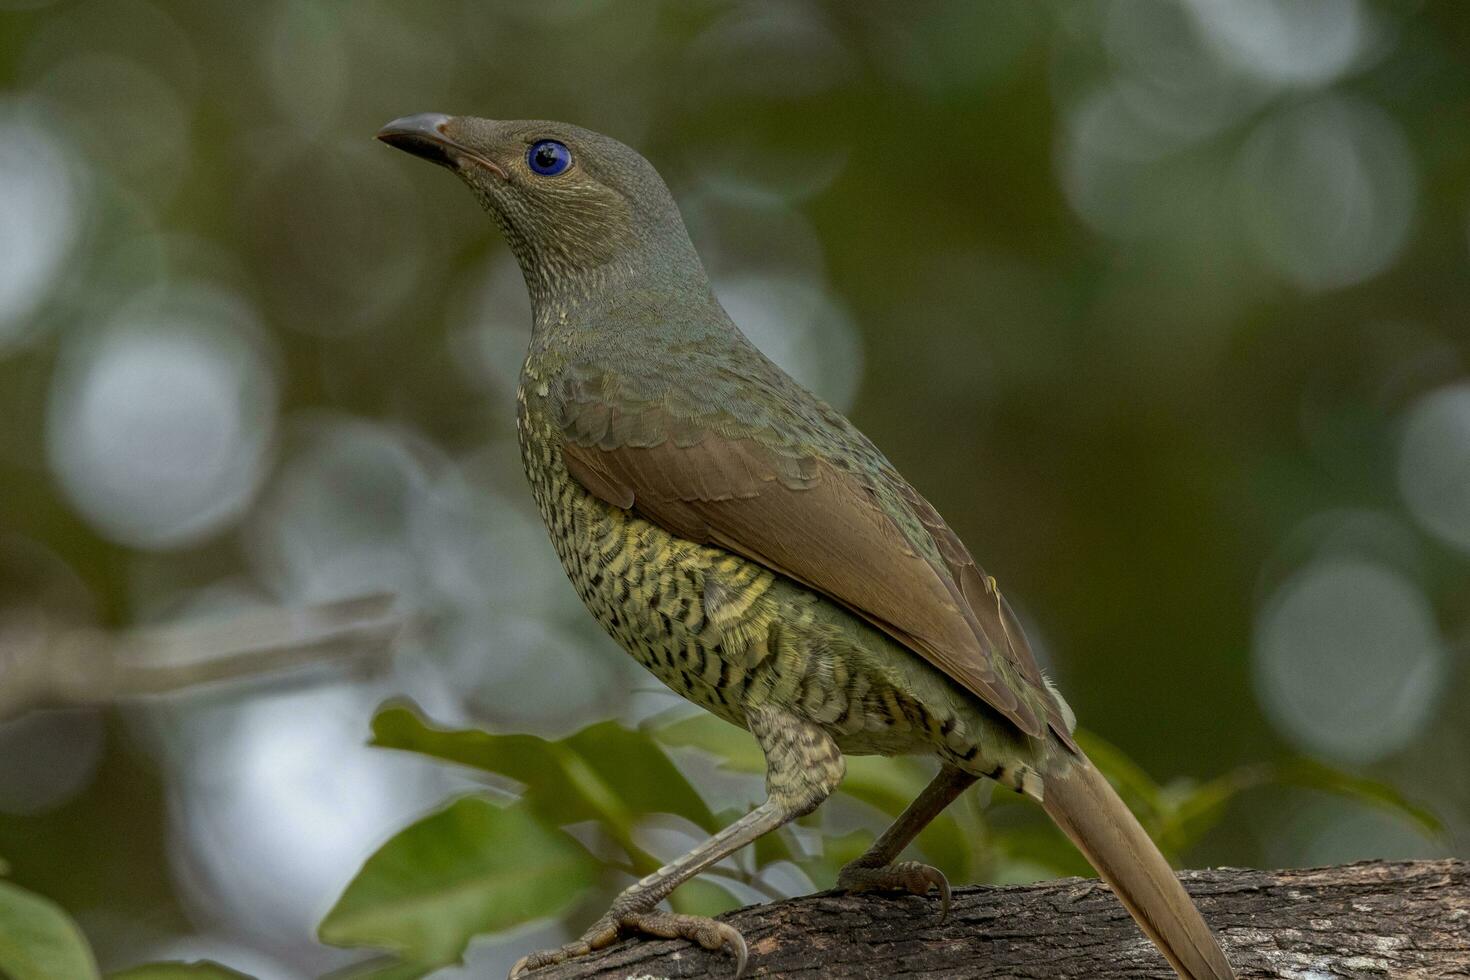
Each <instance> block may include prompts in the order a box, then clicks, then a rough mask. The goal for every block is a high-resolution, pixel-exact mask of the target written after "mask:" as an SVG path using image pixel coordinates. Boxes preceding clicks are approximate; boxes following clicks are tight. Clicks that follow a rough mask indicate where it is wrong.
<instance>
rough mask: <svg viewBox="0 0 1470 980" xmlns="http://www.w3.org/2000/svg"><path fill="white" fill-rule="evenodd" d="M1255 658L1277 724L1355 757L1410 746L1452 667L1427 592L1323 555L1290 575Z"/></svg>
mask: <svg viewBox="0 0 1470 980" xmlns="http://www.w3.org/2000/svg"><path fill="white" fill-rule="evenodd" d="M1253 661H1254V663H1253V666H1254V672H1255V682H1256V691H1257V694H1258V697H1259V699H1260V702H1261V705H1262V707H1263V708H1264V709H1265V710H1266V713H1267V715H1268V716H1269V717H1270V718H1271V720H1272V722H1273V723H1274V724H1275V726H1276V728H1277V730H1279V731H1280V732H1281V733H1282V734H1283V735H1285V736H1286V737H1287V738H1288V739H1290V740H1291V741H1292V742H1293V743H1295V744H1296V745H1297V746H1298V747H1300V748H1302V749H1304V750H1306V751H1309V752H1312V753H1315V754H1318V755H1321V756H1324V757H1326V758H1329V759H1332V760H1336V761H1341V762H1349V763H1366V762H1371V761H1373V760H1375V759H1380V758H1383V757H1384V756H1386V755H1389V754H1391V753H1393V752H1395V751H1398V750H1399V749H1402V748H1404V747H1405V746H1406V745H1408V744H1409V743H1410V742H1411V741H1412V740H1413V739H1414V737H1415V736H1417V735H1418V734H1419V733H1420V732H1421V731H1423V729H1424V726H1425V725H1426V724H1427V723H1428V721H1429V720H1430V718H1431V717H1432V715H1433V713H1434V709H1435V707H1436V706H1437V703H1438V701H1439V697H1440V695H1441V694H1442V693H1443V688H1444V684H1445V679H1446V674H1447V665H1446V654H1445V649H1444V646H1443V644H1442V642H1441V640H1440V637H1439V634H1438V631H1437V628H1436V625H1435V620H1434V613H1433V610H1432V609H1431V608H1430V606H1429V603H1428V601H1427V600H1426V599H1425V597H1424V594H1423V593H1422V592H1421V591H1420V590H1419V589H1418V588H1417V587H1416V586H1415V585H1414V584H1413V583H1412V582H1410V581H1409V580H1408V579H1407V578H1405V577H1404V576H1403V575H1401V574H1400V573H1399V572H1397V571H1395V570H1393V569H1391V568H1389V567H1387V566H1385V565H1381V564H1378V563H1375V562H1370V561H1364V560H1359V559H1323V560H1319V561H1316V562H1313V563H1311V564H1309V565H1307V566H1306V567H1305V568H1303V569H1302V570H1301V571H1299V572H1297V573H1296V575H1294V576H1293V577H1292V578H1290V579H1288V580H1287V581H1286V582H1285V583H1284V584H1283V585H1282V586H1281V587H1280V588H1279V589H1278V590H1277V592H1276V594H1275V595H1274V596H1272V598H1271V599H1270V600H1269V602H1268V603H1267V606H1266V608H1265V610H1264V611H1263V612H1262V614H1261V616H1260V619H1259V621H1258V623H1257V626H1256V635H1255V642H1254V650H1253Z"/></svg>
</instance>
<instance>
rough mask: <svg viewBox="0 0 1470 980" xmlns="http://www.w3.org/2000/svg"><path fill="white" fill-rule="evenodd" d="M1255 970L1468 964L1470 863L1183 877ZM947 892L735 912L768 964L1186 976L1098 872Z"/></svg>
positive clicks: (1358, 971) (1284, 976) (754, 963)
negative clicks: (944, 899) (942, 906)
mask: <svg viewBox="0 0 1470 980" xmlns="http://www.w3.org/2000/svg"><path fill="white" fill-rule="evenodd" d="M1180 877H1181V878H1182V879H1183V880H1184V883H1185V886H1186V887H1187V888H1188V889H1189V891H1190V894H1192V895H1193V896H1194V897H1195V899H1196V901H1197V902H1198V903H1199V905H1200V909H1201V911H1203V913H1204V916H1205V918H1206V919H1207V920H1208V921H1209V923H1210V925H1211V926H1212V927H1213V928H1214V929H1215V932H1216V934H1217V935H1218V936H1219V937H1220V941H1221V944H1222V945H1223V946H1224V947H1225V951H1226V953H1227V954H1229V956H1230V958H1231V962H1232V963H1234V965H1235V967H1236V969H1237V970H1238V971H1239V973H1240V976H1241V978H1242V980H1249V978H1264V977H1272V978H1280V980H1344V978H1354V980H1356V978H1364V977H1380V978H1390V977H1391V978H1393V980H1411V978H1412V980H1446V978H1452V977H1470V864H1466V863H1465V862H1462V861H1421V862H1403V863H1384V862H1367V863H1362V864H1350V865H1345V866H1342V867H1335V868H1318V869H1312V870H1304V871H1246V870H1240V869H1231V868H1226V869H1220V870H1216V871H1188V872H1183V873H1182V874H1181V876H1180ZM938 909H939V904H938V900H937V899H933V898H930V899H927V900H925V899H919V898H914V897H911V896H903V897H876V896H872V895H864V896H849V895H835V894H832V893H830V892H827V893H822V894H819V895H813V896H810V897H808V898H798V899H794V900H791V901H786V902H779V903H776V904H773V905H761V906H752V907H749V908H745V909H740V910H738V911H736V912H732V913H730V914H729V916H727V917H725V918H728V920H729V921H730V922H731V923H733V924H734V925H735V926H737V927H738V928H739V929H741V930H742V932H744V934H745V938H746V940H747V941H748V942H749V944H750V953H751V962H750V972H749V974H748V975H750V976H755V977H801V978H804V980H816V978H824V980H825V978H849V977H862V978H875V980H876V978H888V977H925V978H941V977H965V978H987V977H993V978H1002V977H1004V978H1015V980H1083V978H1086V980H1124V978H1126V980H1140V978H1158V980H1174V973H1173V971H1172V970H1170V969H1169V968H1168V966H1167V965H1166V964H1165V962H1164V960H1163V958H1162V957H1161V956H1160V955H1159V954H1158V953H1157V952H1156V951H1155V950H1154V948H1153V946H1151V945H1150V944H1149V943H1148V941H1147V940H1145V939H1144V938H1143V936H1142V935H1141V934H1140V933H1139V931H1138V929H1137V927H1136V926H1135V925H1134V924H1133V921H1132V920H1131V919H1130V918H1129V917H1128V914H1127V913H1126V912H1124V911H1123V907H1122V906H1121V905H1119V904H1118V902H1117V900H1116V899H1115V898H1114V897H1113V896H1112V894H1111V893H1110V892H1109V891H1108V889H1107V887H1106V886H1104V885H1101V884H1099V883H1098V882H1097V881H1093V880H1084V879H1079V878H1068V879H1065V880H1062V881H1054V882H1047V883H1044V884H1039V885H1028V886H1022V887H1007V888H988V887H972V888H962V889H959V890H957V891H956V892H955V895H954V907H953V908H952V910H951V912H950V915H949V918H948V919H947V920H946V921H944V922H940V921H939V913H938ZM730 970H731V961H730V959H729V958H728V957H727V956H722V955H720V954H715V953H709V952H706V951H705V950H703V949H699V948H698V947H694V946H691V945H690V944H689V943H682V942H667V941H657V942H654V941H646V940H645V941H630V942H623V943H619V944H618V945H616V946H613V947H611V948H610V949H607V950H605V951H603V952H601V953H598V954H594V955H593V956H591V957H588V958H586V959H582V960H574V961H571V962H569V963H564V964H561V965H560V966H558V967H554V968H550V969H547V970H543V971H540V972H538V973H536V974H534V976H535V978H536V980H573V978H575V980H584V978H591V977H600V978H605V980H626V978H649V980H663V978H673V977H706V976H709V977H724V976H727V975H728V974H729V973H730Z"/></svg>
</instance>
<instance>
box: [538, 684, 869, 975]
mask: <svg viewBox="0 0 1470 980" xmlns="http://www.w3.org/2000/svg"><path fill="white" fill-rule="evenodd" d="M746 723H747V725H748V726H749V728H750V731H751V734H753V735H754V736H755V737H756V740H757V741H759V742H760V745H761V750H762V751H763V752H764V753H765V756H766V801H765V802H764V803H762V804H761V805H760V806H758V807H756V808H755V809H754V810H752V811H750V812H749V813H747V814H746V815H745V816H743V817H741V818H740V819H739V820H737V821H735V822H734V823H732V824H731V825H730V826H728V827H726V828H725V829H724V830H722V831H720V832H719V833H717V834H715V835H714V836H713V837H711V838H710V839H709V840H707V841H705V842H704V843H703V844H700V845H699V846H698V847H696V848H695V849H694V850H692V851H690V852H689V853H688V854H685V855H684V856H683V857H681V858H678V859H676V860H674V861H672V862H670V863H669V864H666V865H664V866H663V867H662V868H659V869H658V870H657V871H655V872H654V873H653V874H651V875H648V876H647V877H646V878H643V879H642V880H641V881H639V882H637V883H636V884H633V885H631V886H629V887H628V888H627V889H625V890H624V891H623V892H622V894H620V895H619V896H618V897H617V898H616V899H615V900H614V901H613V904H612V908H610V909H608V911H607V913H606V914H605V915H603V916H602V918H600V919H598V920H597V921H596V922H595V923H593V924H592V927H591V928H590V929H588V930H587V931H586V932H585V933H583V934H582V937H581V938H580V939H578V940H576V941H575V942H571V943H567V944H566V945H565V946H562V947H561V948H559V949H549V950H544V951H542V952H539V953H532V954H531V955H529V956H526V957H523V958H522V959H521V960H520V961H519V962H518V963H516V965H515V966H514V967H512V968H511V971H510V975H511V978H512V980H514V978H516V977H519V976H521V975H522V974H524V973H527V972H529V971H531V970H536V969H539V968H541V967H543V966H547V965H549V964H552V963H560V962H562V961H563V960H567V959H571V958H572V957H576V956H585V955H587V954H588V953H590V952H592V951H593V950H597V949H602V948H603V947H605V946H609V945H611V944H612V943H614V942H616V941H617V939H618V937H619V936H620V935H624V934H627V933H632V932H641V933H646V934H649V935H654V936H661V937H664V938H668V939H673V938H679V937H682V938H684V939H688V940H690V941H692V942H697V943H699V944H700V945H701V946H703V947H704V948H705V949H720V948H721V947H728V948H729V950H730V951H731V952H732V953H733V954H734V955H735V976H736V978H737V980H738V978H739V977H740V976H741V975H742V974H744V973H745V964H746V960H747V958H748V956H749V954H748V952H747V950H746V946H745V939H744V937H742V936H741V935H740V933H739V932H738V931H737V930H736V929H735V928H734V927H732V926H729V925H726V924H725V923H723V922H716V921H715V920H714V919H710V918H706V917H704V916H695V915H677V914H675V913H672V912H662V911H658V910H657V909H656V908H655V906H657V905H658V903H659V902H661V901H663V900H664V898H666V897H667V896H668V894H669V893H670V892H672V891H673V890H674V889H675V888H677V887H679V886H680V885H682V884H683V883H684V882H686V881H688V880H689V879H690V878H693V877H694V876H695V875H697V874H699V873H700V872H701V871H703V870H705V869H706V868H708V867H710V865H712V864H715V863H716V862H718V861H721V860H723V859H724V858H726V857H728V856H729V855H730V854H733V853H734V852H735V851H737V850H739V849H740V848H742V847H744V846H745V845H746V844H749V843H752V842H753V841H754V840H755V839H756V838H758V837H760V836H761V835H763V834H767V833H769V832H771V831H773V830H775V829H776V828H777V827H780V826H781V825H782V824H785V823H787V822H788V821H790V820H794V819H796V818H797V817H800V816H804V815H805V814H808V813H811V812H812V811H813V810H815V809H816V808H817V807H818V806H819V805H820V804H821V802H822V801H823V800H825V799H826V798H827V797H828V796H830V795H831V793H832V791H833V790H834V789H836V788H837V784H838V783H840V782H841V781H842V776H843V774H844V773H845V772H846V769H847V766H846V763H845V762H844V761H843V759H842V753H841V752H840V751H838V748H837V745H836V743H834V742H833V741H832V739H831V737H829V736H828V735H827V733H826V732H824V731H822V729H820V728H818V727H817V726H816V725H813V724H812V723H810V722H807V721H803V720H802V719H801V718H798V717H797V716H795V715H793V714H790V713H788V712H785V711H783V710H781V709H779V708H774V707H769V706H764V707H760V708H753V709H749V710H748V711H747V712H746Z"/></svg>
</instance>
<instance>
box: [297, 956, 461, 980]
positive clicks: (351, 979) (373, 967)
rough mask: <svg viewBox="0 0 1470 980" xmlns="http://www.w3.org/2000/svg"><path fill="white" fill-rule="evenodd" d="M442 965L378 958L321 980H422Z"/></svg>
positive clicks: (355, 964) (353, 965)
mask: <svg viewBox="0 0 1470 980" xmlns="http://www.w3.org/2000/svg"><path fill="white" fill-rule="evenodd" d="M443 965H444V964H442V963H414V962H405V961H402V960H398V959H394V958H393V957H391V956H377V957H374V958H372V959H370V960H364V961H363V962H361V963H354V964H352V965H351V966H348V967H343V968H342V969H340V970H333V971H332V972H331V973H328V974H327V975H326V976H324V977H322V978H321V980H420V978H421V977H426V976H428V975H429V974H431V973H433V972H434V971H436V970H439V969H441V968H442V967H443Z"/></svg>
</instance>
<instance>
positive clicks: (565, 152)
mask: <svg viewBox="0 0 1470 980" xmlns="http://www.w3.org/2000/svg"><path fill="white" fill-rule="evenodd" d="M526 165H527V166H528V167H530V168H531V169H532V170H533V171H534V172H536V173H538V174H540V175H541V176H543V177H555V176H556V175H557V174H559V173H561V172H563V171H564V170H566V169H567V168H568V167H570V166H571V165H572V151H571V150H569V149H567V145H566V144H565V143H558V142H557V141H556V140H540V141H538V142H536V143H534V144H532V146H531V148H530V149H529V150H527V151H526Z"/></svg>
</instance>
